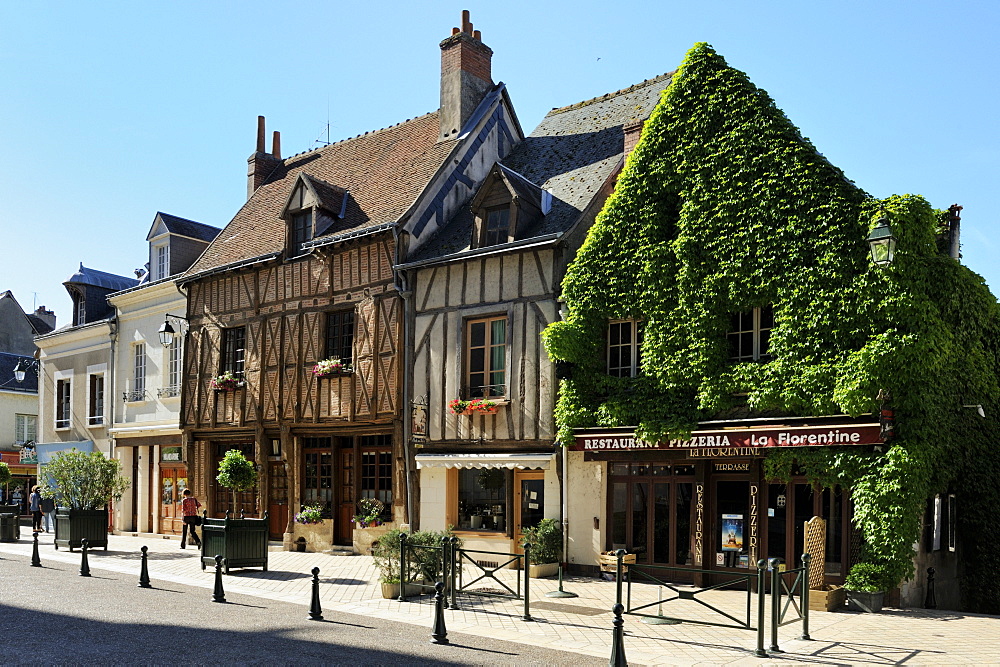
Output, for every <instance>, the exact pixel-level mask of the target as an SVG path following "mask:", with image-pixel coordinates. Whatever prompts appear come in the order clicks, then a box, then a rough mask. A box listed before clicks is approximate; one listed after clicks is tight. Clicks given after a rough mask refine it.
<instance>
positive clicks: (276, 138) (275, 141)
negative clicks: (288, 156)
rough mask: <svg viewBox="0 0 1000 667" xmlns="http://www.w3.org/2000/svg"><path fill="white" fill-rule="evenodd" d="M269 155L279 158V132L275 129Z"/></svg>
mask: <svg viewBox="0 0 1000 667" xmlns="http://www.w3.org/2000/svg"><path fill="white" fill-rule="evenodd" d="M271 155H273V156H274V157H276V158H277V159H279V160H280V159H281V132H278V131H277V130H275V131H274V135H273V138H272V139H271Z"/></svg>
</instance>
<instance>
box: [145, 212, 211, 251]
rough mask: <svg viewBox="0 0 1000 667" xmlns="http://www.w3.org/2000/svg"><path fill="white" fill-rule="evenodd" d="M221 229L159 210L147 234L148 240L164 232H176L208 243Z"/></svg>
mask: <svg viewBox="0 0 1000 667" xmlns="http://www.w3.org/2000/svg"><path fill="white" fill-rule="evenodd" d="M220 231H221V230H220V229H219V228H218V227H213V226H212V225H206V224H205V223H202V222H196V221H194V220H188V219H187V218H180V217H178V216H176V215H170V214H169V213H163V212H162V211H157V213H156V215H155V216H154V217H153V224H152V226H151V227H150V228H149V233H148V234H146V240H147V241H152V240H153V239H154V238H156V237H158V236H163V235H164V234H176V235H178V236H186V237H188V238H192V239H196V240H198V241H204V242H206V243H208V242H211V240H212V239H214V238H215V237H216V235H218V233H219V232H220Z"/></svg>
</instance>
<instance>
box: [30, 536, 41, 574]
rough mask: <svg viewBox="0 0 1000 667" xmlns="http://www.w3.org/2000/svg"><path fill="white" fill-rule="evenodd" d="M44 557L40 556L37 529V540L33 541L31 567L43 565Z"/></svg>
mask: <svg viewBox="0 0 1000 667" xmlns="http://www.w3.org/2000/svg"><path fill="white" fill-rule="evenodd" d="M41 566H42V559H41V558H39V557H38V531H35V540H34V542H32V543H31V567H41Z"/></svg>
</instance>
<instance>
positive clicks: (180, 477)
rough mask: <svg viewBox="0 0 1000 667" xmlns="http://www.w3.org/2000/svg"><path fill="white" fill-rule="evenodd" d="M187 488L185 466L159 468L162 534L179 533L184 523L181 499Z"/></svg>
mask: <svg viewBox="0 0 1000 667" xmlns="http://www.w3.org/2000/svg"><path fill="white" fill-rule="evenodd" d="M186 488H187V468H185V467H176V466H171V467H169V468H168V467H166V466H164V467H161V468H160V502H159V506H160V532H161V533H163V534H164V535H180V534H181V530H182V528H183V525H184V513H183V512H182V511H181V500H182V499H183V498H184V496H183V493H184V489H186Z"/></svg>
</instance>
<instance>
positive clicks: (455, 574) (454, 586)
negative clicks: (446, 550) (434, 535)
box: [448, 537, 462, 609]
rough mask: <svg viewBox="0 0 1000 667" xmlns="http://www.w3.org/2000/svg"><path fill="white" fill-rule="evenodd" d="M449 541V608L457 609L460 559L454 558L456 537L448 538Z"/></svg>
mask: <svg viewBox="0 0 1000 667" xmlns="http://www.w3.org/2000/svg"><path fill="white" fill-rule="evenodd" d="M448 541H449V542H450V543H451V552H450V553H451V568H450V571H451V605H450V606H451V608H452V609H458V587H459V585H460V584H461V581H460V577H461V576H462V559H461V558H456V556H457V554H458V538H457V537H453V538H451V539H450V540H448Z"/></svg>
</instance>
